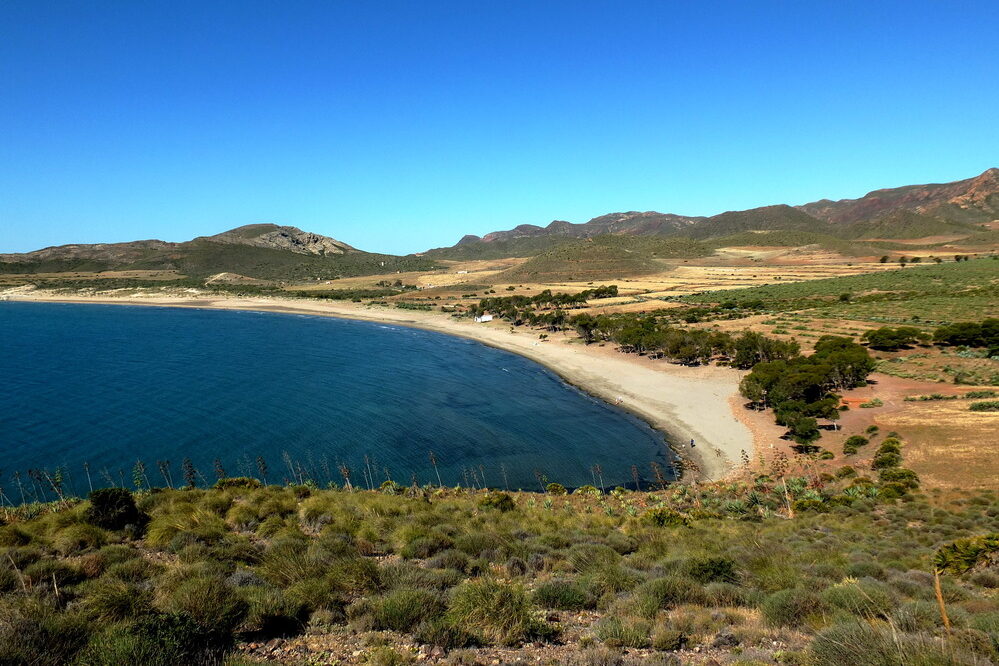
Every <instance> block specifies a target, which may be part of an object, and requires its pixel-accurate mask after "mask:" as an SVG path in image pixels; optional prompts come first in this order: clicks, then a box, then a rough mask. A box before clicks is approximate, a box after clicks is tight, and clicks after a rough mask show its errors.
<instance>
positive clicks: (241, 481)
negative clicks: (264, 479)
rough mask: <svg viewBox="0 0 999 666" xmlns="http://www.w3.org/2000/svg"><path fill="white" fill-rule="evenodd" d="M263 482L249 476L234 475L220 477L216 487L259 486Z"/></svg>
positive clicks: (220, 488)
mask: <svg viewBox="0 0 999 666" xmlns="http://www.w3.org/2000/svg"><path fill="white" fill-rule="evenodd" d="M261 485H262V484H261V483H260V481H259V480H257V479H254V478H252V477H249V476H232V477H226V478H223V479H219V480H218V481H216V482H215V488H217V489H219V490H223V489H225V488H251V489H253V488H259V487H260V486H261Z"/></svg>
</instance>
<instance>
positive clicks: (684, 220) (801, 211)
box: [427, 167, 999, 257]
mask: <svg viewBox="0 0 999 666" xmlns="http://www.w3.org/2000/svg"><path fill="white" fill-rule="evenodd" d="M900 210H901V211H908V212H912V213H916V214H918V215H920V216H922V217H923V218H928V219H934V220H937V221H938V222H939V225H940V227H941V228H940V230H939V231H940V232H941V233H947V232H948V231H953V229H954V228H955V226H956V225H962V226H969V225H975V224H979V223H982V222H989V221H991V220H994V219H999V168H995V167H993V168H990V169H986V170H985V171H984V172H982V173H981V174H979V175H978V176H974V177H972V178H966V179H964V180H958V181H953V182H950V183H935V184H934V183H931V184H926V185H906V186H902V187H896V188H883V189H878V190H873V191H871V192H868V193H867V194H866V195H864V196H863V197H859V198H857V199H840V200H837V201H833V200H831V199H820V200H818V201H814V202H811V203H806V204H802V205H798V206H791V205H788V204H774V205H770V206H761V207H758V208H751V209H748V210H739V211H726V212H724V213H719V214H718V215H713V216H710V217H703V216H701V217H698V216H688V215H678V214H675V213H659V212H657V211H644V212H639V211H628V212H620V213H607V214H605V215H601V216H598V217H594V218H592V219H590V220H588V221H586V222H583V223H573V222H567V221H565V220H553V221H552V222H551V223H549V224H548V225H547V226H545V227H542V226H538V225H534V224H521V225H518V226H516V227H514V228H513V229H509V230H506V231H502V230H501V231H492V232H489V233H487V234H485V235H483V236H481V237H480V236H476V235H474V234H467V235H465V236H464V237H462V238H461V240H459V241H458V243H456V244H455V245H453V246H451V247H449V248H436V249H433V250H428V251H427V252H429V253H436V254H438V255H440V256H442V257H446V256H447V255H448V254H464V255H467V254H468V253H469V252H471V251H472V250H473V249H474V248H475V247H476V246H479V247H482V246H487V245H489V244H495V243H497V242H510V241H518V240H521V239H528V238H529V239H534V240H535V241H540V240H541V239H542V238H546V237H563V238H572V239H584V238H592V237H595V236H600V235H604V234H624V235H636V236H679V235H685V236H690V237H691V238H702V239H704V238H712V237H719V236H725V235H729V234H735V233H740V232H743V231H769V230H777V229H786V230H794V231H813V232H819V233H826V234H830V235H834V236H837V237H841V238H856V237H858V236H860V235H861V234H862V233H863V232H862V231H861V230H859V229H857V230H854V229H849V227H850V226H851V225H858V224H866V225H867V226H868V227H873V226H877V225H876V224H872V223H874V222H876V221H880V223H881V224H882V225H883V223H884V221H885V219H891V218H890V214H891V213H893V212H895V211H900ZM782 225H783V226H782ZM918 226H921V227H923V228H927V229H930V231H933V230H932V228H931V227H932V225H931V224H928V223H925V220H924V224H922V225H918ZM868 231H869V229H868ZM974 231H975V229H970V230H969V233H973V232H974ZM927 235H933V234H932V233H930V234H927ZM537 244H538V243H537V242H536V243H535V245H537ZM522 245H523V244H522ZM456 248H462V251H461V252H453V251H454V250H455V249H456ZM545 249H547V248H545ZM449 251H452V252H449ZM485 254H492V253H491V252H486V253H485Z"/></svg>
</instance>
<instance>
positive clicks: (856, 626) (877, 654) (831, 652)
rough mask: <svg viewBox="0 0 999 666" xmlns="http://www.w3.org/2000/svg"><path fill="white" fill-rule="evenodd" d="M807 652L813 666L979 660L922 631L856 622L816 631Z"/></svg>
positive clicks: (932, 665)
mask: <svg viewBox="0 0 999 666" xmlns="http://www.w3.org/2000/svg"><path fill="white" fill-rule="evenodd" d="M811 653H812V658H813V660H814V664H815V666H843V664H865V665H868V666H897V664H918V665H919V666H948V665H953V664H968V665H969V666H970V665H971V664H975V663H981V660H978V659H975V658H974V656H972V655H969V654H968V653H967V652H966V651H964V650H961V649H960V648H959V647H958V646H957V645H955V644H953V643H952V644H950V645H947V644H942V643H941V642H939V641H937V640H936V639H935V638H933V637H932V636H928V635H926V634H896V633H894V632H893V630H892V629H891V628H889V627H883V626H875V625H871V624H868V623H866V622H859V621H858V622H848V623H844V624H836V625H833V626H831V627H829V628H827V629H824V630H823V631H821V632H819V634H818V635H817V636H816V637H815V640H814V641H813V642H812V645H811Z"/></svg>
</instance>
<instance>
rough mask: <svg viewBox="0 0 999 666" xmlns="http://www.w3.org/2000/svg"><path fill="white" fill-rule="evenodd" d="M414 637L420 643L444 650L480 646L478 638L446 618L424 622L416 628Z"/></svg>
mask: <svg viewBox="0 0 999 666" xmlns="http://www.w3.org/2000/svg"><path fill="white" fill-rule="evenodd" d="M413 637H414V638H415V639H416V640H417V642H419V643H424V644H426V645H435V646H437V647H440V648H443V649H444V650H455V649H458V648H470V647H477V646H478V645H480V641H479V639H478V637H476V636H475V635H474V634H470V633H468V632H467V631H465V630H464V629H462V628H461V627H456V626H455V625H453V624H451V623H450V622H448V621H447V619H446V618H442V617H441V618H435V619H432V620H429V621H426V622H423V623H422V624H420V626H418V627H417V628H416V631H415V632H414V634H413Z"/></svg>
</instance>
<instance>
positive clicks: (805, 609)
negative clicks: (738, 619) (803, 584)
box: [760, 587, 824, 627]
mask: <svg viewBox="0 0 999 666" xmlns="http://www.w3.org/2000/svg"><path fill="white" fill-rule="evenodd" d="M760 611H761V612H762V613H763V618H764V619H765V620H766V621H767V624H769V625H771V626H774V627H799V626H801V625H802V623H804V621H805V620H806V619H807V618H808V617H809V616H811V615H819V614H821V613H822V612H823V611H824V604H823V602H822V599H821V598H820V597H819V596H818V595H817V594H815V593H814V592H812V591H810V590H806V589H803V588H800V587H799V588H791V589H789V590H780V591H778V592H774V593H773V594H771V595H770V596H768V597H767V598H766V599H764V600H763V604H762V605H761V606H760Z"/></svg>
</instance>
